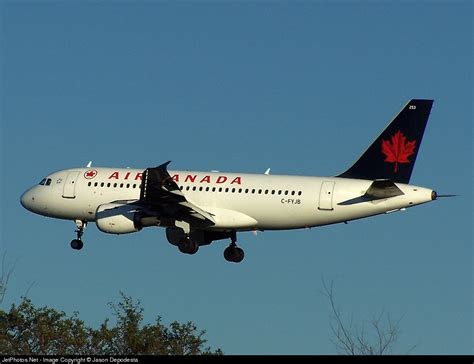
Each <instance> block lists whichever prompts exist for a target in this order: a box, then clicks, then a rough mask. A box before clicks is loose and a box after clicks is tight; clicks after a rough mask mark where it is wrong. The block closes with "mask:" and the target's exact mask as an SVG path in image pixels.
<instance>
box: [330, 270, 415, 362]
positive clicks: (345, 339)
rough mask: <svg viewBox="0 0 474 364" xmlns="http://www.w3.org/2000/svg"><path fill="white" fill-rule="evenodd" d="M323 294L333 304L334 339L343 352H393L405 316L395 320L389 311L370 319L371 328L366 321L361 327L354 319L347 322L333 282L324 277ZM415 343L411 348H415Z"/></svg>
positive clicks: (337, 347) (379, 353)
mask: <svg viewBox="0 0 474 364" xmlns="http://www.w3.org/2000/svg"><path fill="white" fill-rule="evenodd" d="M322 282H323V289H324V291H323V295H324V296H326V298H327V299H328V300H329V304H330V306H331V311H332V316H331V330H332V334H333V338H332V342H333V343H334V345H335V347H336V349H337V351H338V352H339V353H340V354H347V355H384V354H385V355H386V354H392V351H393V349H394V346H395V343H396V341H397V339H398V337H399V335H400V332H401V330H400V323H401V320H402V318H403V317H401V318H399V319H398V320H396V321H394V320H392V319H391V317H390V315H389V314H388V313H386V312H385V311H381V312H380V314H379V315H375V316H373V317H372V319H370V320H369V321H368V324H369V325H368V327H369V330H368V331H367V330H366V325H364V324H362V325H361V326H360V327H359V326H357V325H354V323H353V319H352V318H351V320H350V322H349V323H347V322H345V321H344V318H343V314H342V312H341V310H340V309H339V308H337V307H336V303H335V299H334V290H333V282H332V281H331V282H330V284H329V286H328V284H327V283H326V281H325V280H324V279H322ZM415 346H416V345H414V346H413V347H412V348H411V349H410V350H409V351H408V352H410V351H411V350H413V349H414V348H415Z"/></svg>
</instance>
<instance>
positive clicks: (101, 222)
mask: <svg viewBox="0 0 474 364" xmlns="http://www.w3.org/2000/svg"><path fill="white" fill-rule="evenodd" d="M96 224H97V228H98V229H99V230H100V231H102V232H104V233H109V234H128V233H134V232H136V231H140V230H141V229H142V226H141V224H140V207H138V206H134V205H127V204H119V203H107V204H104V205H100V206H99V207H98V208H97V212H96Z"/></svg>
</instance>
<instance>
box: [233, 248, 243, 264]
mask: <svg viewBox="0 0 474 364" xmlns="http://www.w3.org/2000/svg"><path fill="white" fill-rule="evenodd" d="M235 253H236V254H235V256H234V262H235V263H240V262H241V261H242V260H244V257H245V253H244V250H243V249H242V248H235Z"/></svg>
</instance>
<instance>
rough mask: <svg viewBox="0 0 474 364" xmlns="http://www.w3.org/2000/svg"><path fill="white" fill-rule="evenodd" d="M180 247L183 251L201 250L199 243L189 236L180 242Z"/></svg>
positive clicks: (194, 251)
mask: <svg viewBox="0 0 474 364" xmlns="http://www.w3.org/2000/svg"><path fill="white" fill-rule="evenodd" d="M178 249H179V251H180V252H181V253H185V254H191V255H192V254H196V253H197V251H198V250H199V243H198V242H197V241H195V240H191V239H190V238H189V237H185V238H184V240H182V241H180V242H179V244H178Z"/></svg>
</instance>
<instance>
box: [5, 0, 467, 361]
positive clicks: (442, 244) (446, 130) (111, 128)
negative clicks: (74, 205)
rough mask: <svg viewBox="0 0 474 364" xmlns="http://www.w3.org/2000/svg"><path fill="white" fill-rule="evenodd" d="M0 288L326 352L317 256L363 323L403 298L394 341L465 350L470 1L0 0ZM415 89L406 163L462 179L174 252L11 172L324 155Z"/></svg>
mask: <svg viewBox="0 0 474 364" xmlns="http://www.w3.org/2000/svg"><path fill="white" fill-rule="evenodd" d="M0 4H1V5H0V6H1V7H0V11H1V48H0V61H1V79H0V81H1V82H0V86H1V89H0V92H1V99H0V100H1V114H0V116H1V124H0V127H1V129H0V132H1V164H2V168H1V170H2V178H1V179H0V183H1V194H2V195H1V201H2V204H1V206H2V210H1V214H2V216H1V250H2V251H6V252H7V263H8V262H10V263H13V262H14V261H17V263H16V266H15V271H14V274H13V277H12V279H11V281H10V285H9V287H8V288H9V291H8V293H7V297H6V300H5V302H4V304H3V306H4V307H3V308H6V307H9V305H10V304H11V303H12V302H19V297H20V296H21V295H22V294H24V293H25V292H26V291H27V290H28V287H30V285H32V284H33V285H32V286H31V288H30V289H29V291H28V295H29V297H30V298H31V299H32V300H33V301H34V302H35V303H37V304H38V305H49V306H52V307H55V308H58V309H61V310H64V311H65V312H67V313H68V314H72V313H73V312H74V311H78V312H79V313H80V316H81V318H83V319H84V320H85V321H86V322H87V323H88V324H89V325H93V326H94V325H98V324H99V322H101V321H102V320H103V319H104V318H105V317H107V316H110V309H109V308H108V306H107V303H108V302H110V301H117V300H118V299H119V292H120V291H123V292H124V293H126V294H128V295H131V296H132V297H134V298H137V299H140V300H141V302H142V305H143V307H144V308H145V319H146V320H147V321H152V320H154V318H155V317H156V316H157V315H161V316H162V317H163V319H164V321H165V322H170V321H173V320H178V321H181V322H183V321H187V320H192V321H194V322H195V323H196V324H197V325H198V327H199V328H203V329H206V330H207V335H206V337H207V338H208V340H209V344H210V345H211V346H212V347H220V348H222V350H223V351H224V352H226V353H229V354H334V353H336V350H335V347H334V345H333V344H332V342H331V338H332V336H331V330H330V314H331V313H330V307H329V304H328V302H327V301H326V299H325V298H324V297H323V296H322V295H321V293H320V292H321V290H322V285H321V277H323V276H324V277H325V278H326V279H328V280H333V281H334V286H335V294H336V301H337V304H338V306H339V307H340V308H341V310H342V311H343V312H345V313H346V315H347V317H348V318H349V317H350V315H351V314H352V315H353V317H354V322H356V323H362V322H364V321H365V320H368V319H370V318H371V317H372V316H373V315H374V314H377V313H379V312H380V311H381V310H382V309H384V310H385V311H387V312H389V313H390V314H391V316H392V317H395V318H398V317H401V316H402V315H403V317H404V318H403V320H402V323H401V329H402V333H401V336H400V339H399V340H398V342H397V345H396V346H395V352H399V353H404V352H405V351H406V350H408V349H409V348H410V347H411V346H413V345H414V344H416V345H417V347H416V348H415V350H414V351H413V353H415V354H460V353H472V352H473V350H472V348H473V347H474V345H473V344H474V343H473V334H472V327H474V322H473V312H472V308H473V268H472V259H473V251H472V241H473V230H472V223H473V216H472V206H473V196H472V186H473V179H472V167H473V163H472V156H473V153H472V140H473V136H472V120H473V115H472V105H473V94H472V64H473V57H472V44H473V28H472V19H473V5H472V2H470V1H410V2H398V1H383V2H374V1H337V2H332V1H304V2H298V1H296V2H285V1H231V2H227V1H225V2H224V1H223V2H216V1H213V2H204V1H188V2H167V1H163V2H160V1H146V2H140V1H133V2H132V1H130V2H126V1H123V2H112V1H104V2H94V1H88V2H83V3H79V2H75V1H51V2H46V1H34V2H28V1H15V2H14V1H2V2H0ZM411 98H433V99H434V100H435V102H434V106H433V109H432V112H431V117H430V120H429V123H428V126H427V130H426V133H425V137H424V140H423V145H422V146H421V149H420V153H419V154H418V158H417V164H416V166H415V169H414V173H413V175H412V180H411V182H412V183H413V184H417V185H421V186H426V187H431V188H434V189H436V190H437V191H438V192H439V193H456V194H460V195H461V196H460V197H457V198H452V199H443V200H439V201H436V202H434V203H430V204H427V205H423V206H419V207H416V208H413V209H410V210H408V211H405V212H403V213H398V214H391V215H388V216H379V217H374V218H370V219H365V220H360V221H355V222H352V223H349V224H348V225H343V224H341V225H334V226H328V227H322V228H315V229H311V230H300V231H289V232H264V233H259V234H258V235H257V236H254V235H252V234H250V233H245V234H240V238H239V241H240V245H241V246H242V247H243V248H244V249H245V252H246V257H245V260H244V262H243V263H241V264H229V263H227V262H225V261H224V259H223V256H222V253H223V250H224V248H225V247H226V245H227V242H225V241H220V242H216V243H214V244H212V245H210V246H208V247H205V248H203V249H201V250H200V251H199V253H198V254H196V255H195V256H187V255H183V254H180V253H179V252H178V251H177V249H176V248H175V247H173V246H171V245H170V244H168V243H167V241H166V238H165V235H164V231H163V230H161V229H159V228H156V229H146V230H145V231H142V232H140V233H138V234H131V235H126V236H118V237H117V236H110V235H106V234H102V233H100V232H99V231H98V230H97V229H96V227H95V226H94V225H91V226H89V227H88V229H87V231H86V234H85V236H84V241H85V247H84V249H83V250H82V251H80V252H76V251H73V250H72V249H71V248H70V246H69V242H70V240H71V239H72V238H73V237H74V224H73V223H72V222H67V221H59V220H53V219H48V218H44V217H41V216H38V215H34V214H32V213H30V212H28V211H26V210H24V209H23V208H22V207H21V205H20V204H19V197H20V195H21V193H22V192H23V191H24V190H26V189H27V188H29V187H30V186H31V185H33V184H36V183H37V182H38V181H39V180H40V179H41V178H42V177H43V176H44V175H46V174H48V173H50V172H52V171H55V170H59V169H65V168H70V167H75V166H83V165H85V164H86V163H87V162H88V161H89V160H92V161H93V164H94V165H96V166H117V167H125V166H131V167H136V168H146V167H149V166H155V165H158V164H161V163H163V162H165V161H167V160H172V164H171V167H170V168H172V169H193V170H214V169H217V170H220V171H240V172H255V173H263V172H264V171H265V170H266V169H267V168H268V167H271V168H272V173H273V174H278V173H281V174H299V175H335V174H337V173H340V172H341V171H343V170H345V169H346V168H347V167H349V166H350V165H351V164H352V162H353V161H355V159H356V158H357V157H358V156H359V155H360V154H361V153H362V152H363V150H364V149H365V148H366V147H367V146H368V145H369V143H371V142H372V140H373V138H375V137H376V136H377V135H378V134H379V132H380V131H381V130H382V128H383V127H384V126H385V125H386V124H387V123H388V122H389V120H391V118H392V117H393V116H394V115H395V114H396V113H397V112H398V111H399V110H400V109H401V108H402V107H403V106H404V105H405V103H406V102H407V101H408V100H409V99H411Z"/></svg>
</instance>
